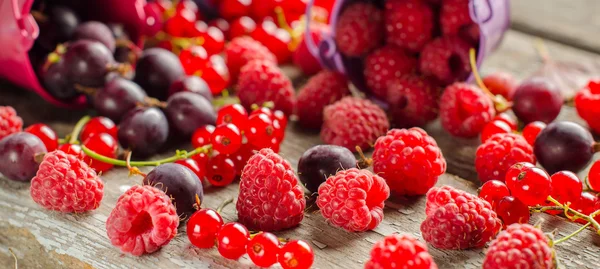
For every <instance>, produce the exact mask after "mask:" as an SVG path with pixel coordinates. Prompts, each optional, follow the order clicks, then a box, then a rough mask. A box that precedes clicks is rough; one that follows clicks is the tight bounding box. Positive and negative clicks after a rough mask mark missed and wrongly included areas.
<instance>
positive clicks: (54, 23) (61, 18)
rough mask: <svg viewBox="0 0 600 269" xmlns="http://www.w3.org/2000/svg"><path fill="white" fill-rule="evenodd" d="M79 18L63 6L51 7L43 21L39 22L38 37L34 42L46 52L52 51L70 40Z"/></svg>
mask: <svg viewBox="0 0 600 269" xmlns="http://www.w3.org/2000/svg"><path fill="white" fill-rule="evenodd" d="M78 25H79V18H78V17H77V14H75V12H73V10H72V9H70V8H68V7H64V6H53V7H51V8H50V9H49V10H48V12H47V14H46V18H45V20H44V21H42V22H40V35H39V37H38V38H37V39H36V42H37V43H38V44H40V45H41V46H42V47H44V48H45V49H46V50H48V51H53V50H54V49H55V48H56V45H57V44H59V43H63V42H67V41H68V40H69V39H71V36H72V35H73V32H74V31H75V28H77V26H78Z"/></svg>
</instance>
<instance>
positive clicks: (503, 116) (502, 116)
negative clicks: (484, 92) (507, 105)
mask: <svg viewBox="0 0 600 269" xmlns="http://www.w3.org/2000/svg"><path fill="white" fill-rule="evenodd" d="M492 120H493V121H494V120H499V121H503V122H506V124H508V126H510V129H511V130H513V131H514V130H517V120H516V119H515V118H513V117H512V116H511V115H508V113H500V114H498V115H496V116H495V117H494V118H493V119H492Z"/></svg>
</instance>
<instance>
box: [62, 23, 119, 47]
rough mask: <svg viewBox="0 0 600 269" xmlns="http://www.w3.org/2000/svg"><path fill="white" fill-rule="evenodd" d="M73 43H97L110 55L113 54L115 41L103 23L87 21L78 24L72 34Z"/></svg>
mask: <svg viewBox="0 0 600 269" xmlns="http://www.w3.org/2000/svg"><path fill="white" fill-rule="evenodd" d="M71 39H72V40H73V41H76V40H91V41H98V42H100V43H102V44H104V46H106V48H108V49H109V50H110V51H111V52H112V53H114V52H115V48H116V41H115V37H114V36H113V33H112V31H111V30H110V28H108V26H106V25H105V24H104V23H101V22H98V21H88V22H85V23H82V24H80V25H79V26H77V28H76V29H75V32H73V37H72V38H71Z"/></svg>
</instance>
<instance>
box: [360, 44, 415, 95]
mask: <svg viewBox="0 0 600 269" xmlns="http://www.w3.org/2000/svg"><path fill="white" fill-rule="evenodd" d="M364 68H365V71H364V74H365V81H366V83H367V86H368V87H369V89H370V90H371V91H372V92H373V93H374V94H375V95H377V96H379V97H380V98H383V99H385V98H388V97H391V95H388V87H389V86H390V83H391V82H393V81H394V80H395V79H399V78H400V77H402V76H403V75H406V74H411V73H413V72H414V71H415V70H416V68H417V59H416V58H415V57H413V56H412V55H410V54H408V53H407V52H405V51H404V50H403V49H402V48H398V47H396V46H393V45H387V46H384V47H381V48H379V49H377V50H375V51H373V52H372V53H370V54H369V56H367V58H366V59H365V67H364Z"/></svg>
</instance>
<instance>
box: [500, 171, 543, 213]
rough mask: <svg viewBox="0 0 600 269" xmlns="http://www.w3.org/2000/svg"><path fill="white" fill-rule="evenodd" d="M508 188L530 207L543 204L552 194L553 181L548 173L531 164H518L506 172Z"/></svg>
mask: <svg viewBox="0 0 600 269" xmlns="http://www.w3.org/2000/svg"><path fill="white" fill-rule="evenodd" d="M506 186H507V187H508V189H509V190H510V192H511V193H512V195H513V196H514V197H515V198H517V199H519V200H521V201H522V202H523V203H524V204H526V205H528V206H535V205H538V204H542V203H544V202H545V201H546V198H547V197H548V196H549V195H550V194H551V191H552V181H551V180H550V176H549V175H548V173H546V171H544V170H542V169H540V168H538V167H534V166H533V164H530V163H516V164H515V165H513V166H511V167H510V168H509V169H508V171H507V172H506Z"/></svg>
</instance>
